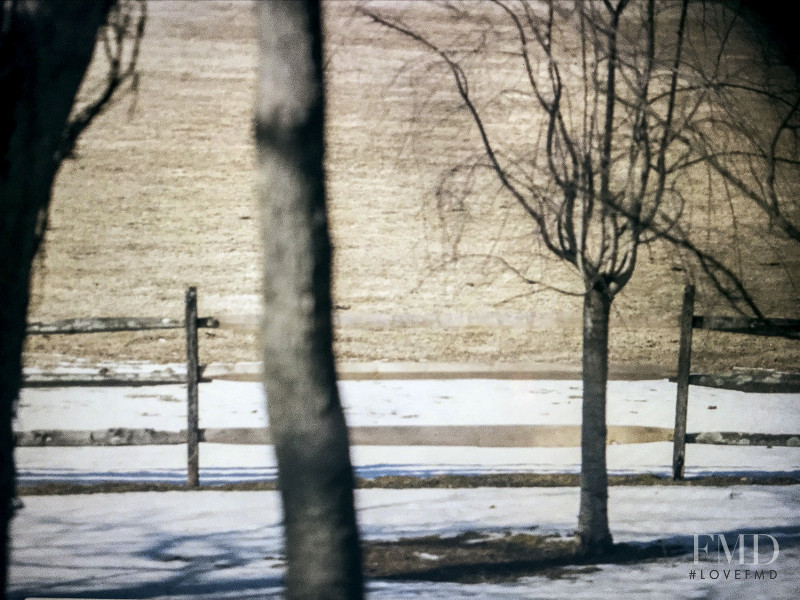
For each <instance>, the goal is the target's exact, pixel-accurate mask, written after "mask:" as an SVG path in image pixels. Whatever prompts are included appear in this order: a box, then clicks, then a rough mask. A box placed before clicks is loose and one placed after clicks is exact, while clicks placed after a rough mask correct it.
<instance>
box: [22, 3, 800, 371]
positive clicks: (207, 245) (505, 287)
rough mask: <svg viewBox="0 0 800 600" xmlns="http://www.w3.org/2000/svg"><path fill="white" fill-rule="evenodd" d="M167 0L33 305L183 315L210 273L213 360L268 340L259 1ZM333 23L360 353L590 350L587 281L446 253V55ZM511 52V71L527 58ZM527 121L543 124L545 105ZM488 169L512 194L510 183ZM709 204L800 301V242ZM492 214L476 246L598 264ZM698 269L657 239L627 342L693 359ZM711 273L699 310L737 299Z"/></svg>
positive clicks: (348, 292) (785, 308)
mask: <svg viewBox="0 0 800 600" xmlns="http://www.w3.org/2000/svg"><path fill="white" fill-rule="evenodd" d="M411 6H413V4H412V5H411ZM419 6H421V3H420V4H419ZM149 10H150V16H149V21H148V25H147V33H146V39H145V42H144V44H143V48H142V54H141V61H140V68H141V82H140V87H139V89H138V92H137V93H136V94H135V96H134V95H129V96H126V97H125V98H124V99H122V100H121V101H120V102H118V103H117V104H116V105H115V106H113V107H112V108H111V109H110V110H109V111H108V112H107V113H105V114H104V115H102V116H101V117H100V118H99V119H98V120H97V121H96V122H95V123H94V124H93V125H92V127H91V128H90V130H89V131H88V132H87V133H86V134H85V135H84V137H83V138H82V139H81V142H80V144H79V148H78V151H77V154H76V157H75V158H74V159H73V160H70V161H68V162H67V163H65V164H64V166H63V167H62V170H61V173H60V175H59V178H58V181H57V184H56V188H55V192H54V199H53V207H52V212H51V219H50V226H49V231H48V234H47V241H46V246H45V249H44V252H43V254H42V256H41V258H40V260H39V261H38V263H37V269H36V274H35V280H34V288H33V292H34V293H33V302H32V307H31V316H30V319H31V320H32V321H42V320H53V319H60V318H68V317H77V316H159V317H161V316H169V317H181V316H182V311H183V305H182V301H183V293H184V290H185V289H186V287H187V286H189V285H196V286H197V287H198V293H199V303H200V312H201V315H213V316H216V317H218V318H220V320H221V322H222V327H221V328H220V329H218V330H203V331H201V342H200V348H201V360H202V361H203V362H211V361H223V362H234V361H251V360H258V358H259V357H258V349H257V343H256V327H257V323H258V312H259V299H258V294H259V271H260V269H259V261H260V253H259V252H260V250H259V241H258V214H257V207H256V204H255V199H254V194H253V187H254V184H253V182H254V175H253V171H254V147H253V140H252V136H251V105H252V100H253V96H254V79H255V76H254V67H255V40H254V23H253V18H252V12H251V7H250V5H249V3H247V2H241V1H233V2H192V3H189V2H185V3H182V2H171V1H159V2H150V8H149ZM434 26H438V27H446V26H447V23H446V22H444V23H443V22H438V23H437V22H433V21H432V24H431V27H434ZM326 27H327V29H328V47H327V52H328V65H327V74H328V107H329V137H328V143H329V155H328V160H329V166H328V173H329V206H330V217H331V228H332V237H333V241H334V247H335V265H334V270H335V278H334V296H335V298H334V301H335V306H336V309H335V320H336V325H337V328H336V353H337V356H338V358H339V360H340V361H348V362H362V361H408V362H422V361H428V362H461V363H476V364H484V365H486V364H488V365H494V364H498V363H522V364H530V365H534V366H535V365H564V366H575V365H577V364H579V362H580V299H579V298H576V297H570V296H564V295H560V294H557V293H555V292H550V291H540V292H538V293H535V294H531V293H529V292H530V289H529V288H528V287H526V286H525V285H524V284H523V283H521V281H520V280H519V279H518V278H516V277H515V276H513V275H512V274H510V273H509V272H508V271H506V270H503V269H502V268H500V267H499V266H498V265H497V263H495V262H493V261H491V260H487V259H484V258H466V257H465V258H462V259H461V260H459V261H455V262H451V261H448V260H447V259H448V257H449V256H450V248H449V246H448V244H447V243H446V241H445V240H444V238H443V231H442V229H441V227H440V226H439V222H438V215H437V213H436V211H435V209H434V208H433V206H434V195H435V190H436V187H437V184H438V182H439V181H440V179H441V177H442V173H443V172H444V171H445V169H447V168H448V167H450V166H452V165H453V164H456V163H458V162H459V161H463V160H464V159H465V158H467V157H469V156H470V155H472V154H474V153H475V151H476V150H478V149H479V148H478V146H476V137H475V134H474V132H473V131H472V129H471V128H470V126H469V125H470V124H469V122H468V121H466V120H465V115H464V114H463V111H459V109H458V103H457V102H456V100H455V98H454V95H453V93H452V90H450V89H449V87H448V85H446V83H447V82H446V81H445V79H444V77H445V74H443V73H442V72H441V71H440V70H439V71H437V69H436V68H433V67H432V66H431V64H430V62H429V61H428V60H427V59H426V57H424V56H423V55H420V54H419V52H417V51H415V50H414V49H413V48H411V47H410V46H409V45H408V44H405V43H401V40H398V39H397V38H396V37H395V36H393V35H390V34H389V33H387V32H386V31H384V30H381V29H379V28H378V27H377V26H376V25H373V24H371V23H369V22H367V21H366V20H365V19H364V18H363V17H356V16H354V14H353V13H352V4H350V3H349V2H329V3H328V5H327V13H326ZM501 67H502V65H501V66H500V67H498V68H497V69H495V72H494V76H495V77H499V78H501V79H502V78H511V79H513V77H514V75H513V73H512V72H511V71H509V72H508V73H506V72H505V71H503V70H502V68H501ZM100 70H101V69H95V72H94V76H95V77H96V76H97V73H98V72H99V71H100ZM91 82H92V78H91V77H90V79H89V81H88V83H87V87H91ZM508 122H509V124H510V125H509V126H512V125H513V127H515V128H517V129H518V130H519V131H523V130H524V129H523V128H524V123H525V116H524V113H522V114H516V113H512V114H510V115H509V120H508ZM528 126H529V127H530V124H529V125H528ZM480 191H481V193H485V194H494V196H492V199H494V200H495V202H496V204H499V205H503V202H504V200H503V199H502V198H501V197H498V196H497V190H496V189H494V188H492V186H491V183H486V184H485V187H483V188H480ZM696 195H697V196H698V197H699V198H705V190H702V189H698V190H696ZM481 210H483V212H481ZM696 211H697V214H698V219H700V220H704V221H703V222H706V223H711V224H712V226H711V227H710V228H709V233H708V239H709V240H711V242H712V243H714V244H716V245H717V246H718V247H719V248H720V251H721V252H722V253H723V254H725V253H727V255H728V256H729V257H730V260H731V261H732V264H741V268H742V274H743V276H744V278H745V280H746V281H747V282H748V283H749V284H750V286H751V289H752V291H753V292H754V295H755V296H756V298H757V299H758V300H759V301H760V302H761V303H762V304H763V306H764V310H765V312H766V313H767V314H770V315H773V316H782V317H800V312H798V311H799V310H800V308H798V307H800V288H799V287H798V277H797V275H798V265H800V250H798V248H797V245H795V247H792V246H791V245H789V244H784V243H782V242H780V241H779V240H776V239H775V238H774V236H771V235H767V233H766V231H767V230H766V226H767V224H766V223H765V222H764V221H763V220H762V219H761V218H760V216H759V215H758V214H756V213H753V212H750V213H748V215H747V218H745V219H743V220H742V219H741V218H740V220H739V222H738V224H737V226H738V229H737V231H738V235H737V236H736V237H735V238H734V237H733V236H731V235H729V234H730V231H731V222H730V215H729V214H728V213H727V212H726V209H725V208H724V207H723V208H714V207H710V206H707V205H706V204H705V203H704V202H702V201H698V205H697V208H696ZM472 216H473V220H472V221H470V222H469V223H468V226H467V228H466V230H465V231H466V233H465V238H464V240H463V243H462V246H461V253H462V254H476V255H477V254H485V253H488V252H492V251H498V252H502V253H503V256H505V257H507V258H508V260H509V261H511V262H512V263H513V264H515V265H516V266H517V267H518V268H521V269H525V270H526V272H528V273H533V274H535V275H536V276H537V277H542V278H543V279H544V280H545V281H547V282H549V283H551V284H554V285H560V286H563V287H568V288H570V289H573V290H575V289H577V288H576V284H577V279H572V278H571V275H570V274H569V273H568V272H567V271H565V270H564V269H563V268H561V267H559V266H558V265H556V264H554V263H552V262H551V261H548V260H546V259H544V258H542V257H541V256H540V253H538V252H537V250H538V247H537V245H536V243H535V240H534V238H533V237H532V236H531V233H530V224H529V223H527V222H525V220H524V219H519V218H518V215H516V216H515V214H514V212H513V210H503V211H496V212H493V211H490V210H485V209H480V210H476V212H475V213H474V214H473V215H472ZM740 216H741V213H740ZM465 248H466V251H465ZM691 279H692V274H691V266H690V265H687V264H686V263H685V261H684V260H683V259H682V258H681V257H680V256H678V255H676V254H675V252H674V251H671V250H670V249H668V248H664V247H662V246H658V245H653V246H652V247H648V248H646V249H644V250H643V251H642V252H641V254H640V258H639V265H638V268H637V272H636V274H635V275H634V278H633V280H632V281H631V283H630V284H629V285H628V286H627V288H626V289H625V290H624V291H623V293H622V294H621V295H620V296H619V297H618V298H617V300H616V301H615V304H614V307H613V309H612V310H613V315H612V331H611V361H612V364H615V365H624V366H629V367H631V366H636V365H653V366H656V367H657V368H659V369H662V370H666V371H669V370H672V369H674V365H675V363H676V360H677V359H676V357H677V346H678V331H677V315H678V312H679V309H680V300H681V296H682V288H683V285H684V284H685V283H686V282H687V281H689V280H691ZM698 286H699V291H698V307H697V312H698V313H704V312H705V313H708V312H716V313H730V312H731V309H730V308H728V307H726V306H725V304H724V303H723V302H722V301H721V300H720V299H719V298H718V297H717V296H716V295H715V294H714V293H713V292H712V291H711V289H710V288H709V286H708V285H706V284H704V283H703V282H702V281H700V280H698ZM695 339H696V345H695V349H696V352H695V361H694V363H695V368H696V369H697V370H711V369H713V370H720V369H723V370H727V369H728V368H730V367H732V366H734V365H735V366H751V367H770V368H782V369H785V368H792V367H796V365H797V364H798V362H799V359H800V343H798V342H797V341H786V340H775V339H753V338H745V337H737V336H731V335H726V334H704V333H700V332H697V333H696V334H695ZM183 352H184V349H183V340H182V338H181V336H180V335H179V334H175V333H169V332H167V333H163V332H150V333H141V334H105V335H83V336H60V337H59V336H49V337H41V336H36V337H31V338H30V339H29V341H28V346H27V350H26V363H27V364H28V365H33V364H38V365H47V364H52V363H54V362H58V361H62V360H73V359H78V358H82V359H87V360H90V361H97V360H102V359H109V360H150V361H154V362H175V361H180V360H182V359H183Z"/></svg>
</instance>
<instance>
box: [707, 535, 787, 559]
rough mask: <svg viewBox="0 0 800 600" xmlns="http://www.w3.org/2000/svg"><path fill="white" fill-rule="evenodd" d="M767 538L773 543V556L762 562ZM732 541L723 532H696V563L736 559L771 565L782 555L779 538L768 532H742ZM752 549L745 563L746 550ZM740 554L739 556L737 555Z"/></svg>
mask: <svg viewBox="0 0 800 600" xmlns="http://www.w3.org/2000/svg"><path fill="white" fill-rule="evenodd" d="M767 540H769V542H770V543H771V546H769V549H770V551H771V554H772V556H771V557H770V559H769V560H768V561H765V562H762V559H763V558H765V557H766V555H767V554H768V553H769V552H768V553H767V554H765V553H764V550H765V549H766V548H767V547H768V544H767ZM732 544H733V545H731V543H729V542H728V540H727V539H726V537H725V534H722V533H695V534H694V564H698V563H700V562H701V556H702V557H703V562H716V563H717V564H721V563H723V562H724V563H726V564H731V562H733V561H734V560H736V562H737V563H738V564H740V565H744V564H748V565H771V564H772V563H774V562H775V561H776V560H777V559H778V556H779V555H780V546H779V545H778V540H776V539H775V538H774V537H773V536H771V535H769V534H768V533H740V534H739V535H738V536H736V540H735V541H733V542H732ZM750 549H752V556H749V557H748V558H749V560H748V561H747V563H745V555H746V554H747V555H749V554H750V553H749V552H746V550H750ZM737 554H738V558H737V557H736V556H735V555H737Z"/></svg>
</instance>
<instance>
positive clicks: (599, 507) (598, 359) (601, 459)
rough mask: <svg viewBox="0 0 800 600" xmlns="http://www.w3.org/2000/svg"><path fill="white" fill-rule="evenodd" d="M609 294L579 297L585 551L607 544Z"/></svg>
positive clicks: (581, 530) (580, 522)
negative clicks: (581, 355) (580, 307)
mask: <svg viewBox="0 0 800 600" xmlns="http://www.w3.org/2000/svg"><path fill="white" fill-rule="evenodd" d="M610 309H611V297H610V296H609V295H608V293H607V292H605V291H603V290H601V289H597V288H593V289H591V290H589V291H588V292H587V293H586V295H585V296H584V298H583V423H582V426H581V500H580V512H579V514H578V536H579V539H580V544H581V550H582V551H583V552H585V553H586V554H594V555H597V554H602V553H604V552H607V551H608V550H610V548H611V543H612V540H611V533H610V531H609V528H608V474H607V472H606V384H607V382H608V317H609V312H610Z"/></svg>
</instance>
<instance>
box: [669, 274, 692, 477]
mask: <svg viewBox="0 0 800 600" xmlns="http://www.w3.org/2000/svg"><path fill="white" fill-rule="evenodd" d="M693 320H694V286H693V285H687V286H686V287H685V288H684V289H683V308H682V309H681V342H680V348H679V350H678V395H677V400H676V402H675V429H674V432H673V437H672V478H673V479H675V480H678V479H683V468H684V464H685V463H686V415H687V409H688V406H689V371H690V369H691V363H692V326H693Z"/></svg>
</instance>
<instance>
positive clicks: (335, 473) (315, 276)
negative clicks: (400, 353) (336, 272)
mask: <svg viewBox="0 0 800 600" xmlns="http://www.w3.org/2000/svg"><path fill="white" fill-rule="evenodd" d="M258 31H259V34H258V35H259V48H260V53H259V70H258V99H257V105H256V140H257V146H258V169H259V171H258V182H259V201H260V204H261V214H262V235H263V241H264V246H265V254H264V321H263V331H262V343H263V356H264V383H265V387H266V390H267V403H268V407H269V420H270V429H271V431H272V436H273V440H274V444H275V451H276V454H277V458H278V477H279V483H280V490H281V497H282V499H283V510H284V526H285V536H286V554H287V563H288V571H287V576H286V585H287V596H288V597H289V598H293V599H312V598H313V599H323V598H330V599H354V598H360V597H361V595H362V575H361V555H360V547H359V540H358V531H357V527H356V516H355V509H354V504H353V473H352V468H351V464H350V455H349V446H348V439H347V428H346V426H345V421H344V416H343V412H342V408H341V405H340V402H339V396H338V392H337V387H336V372H335V365H334V358H333V350H332V342H333V335H332V322H331V293H330V275H331V246H330V240H329V236H328V221H327V216H326V209H325V174H324V168H323V158H324V149H325V144H324V88H323V79H322V35H321V28H320V5H319V2H318V1H317V2H299V1H294V2H286V1H284V0H268V1H262V2H260V3H259V4H258Z"/></svg>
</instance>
